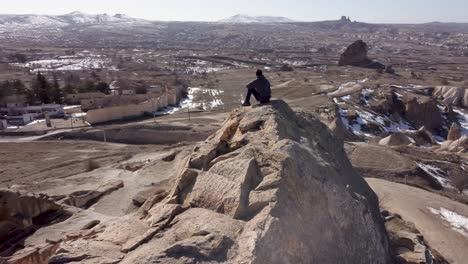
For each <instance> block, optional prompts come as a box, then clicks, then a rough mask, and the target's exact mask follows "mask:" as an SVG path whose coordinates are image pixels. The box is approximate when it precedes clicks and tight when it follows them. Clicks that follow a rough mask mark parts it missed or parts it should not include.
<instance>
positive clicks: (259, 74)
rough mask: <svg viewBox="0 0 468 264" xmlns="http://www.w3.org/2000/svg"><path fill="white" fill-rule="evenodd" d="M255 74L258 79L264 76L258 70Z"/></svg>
mask: <svg viewBox="0 0 468 264" xmlns="http://www.w3.org/2000/svg"><path fill="white" fill-rule="evenodd" d="M255 74H256V75H257V77H260V76H263V72H262V70H257V72H256V73H255Z"/></svg>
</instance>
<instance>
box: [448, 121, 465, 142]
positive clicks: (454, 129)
mask: <svg viewBox="0 0 468 264" xmlns="http://www.w3.org/2000/svg"><path fill="white" fill-rule="evenodd" d="M461 136H462V135H461V130H460V127H459V126H458V125H457V124H455V123H452V126H450V130H449V133H448V136H447V140H450V141H455V140H458V139H460V138H461Z"/></svg>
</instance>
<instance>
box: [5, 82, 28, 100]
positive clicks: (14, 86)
mask: <svg viewBox="0 0 468 264" xmlns="http://www.w3.org/2000/svg"><path fill="white" fill-rule="evenodd" d="M26 90H27V89H26V86H25V85H24V83H23V82H22V81H21V80H13V81H4V82H1V83H0V98H3V97H5V96H11V95H15V94H26Z"/></svg>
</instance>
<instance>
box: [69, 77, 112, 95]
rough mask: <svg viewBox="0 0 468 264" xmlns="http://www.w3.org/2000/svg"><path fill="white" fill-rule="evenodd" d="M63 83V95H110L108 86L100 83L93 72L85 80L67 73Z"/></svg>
mask: <svg viewBox="0 0 468 264" xmlns="http://www.w3.org/2000/svg"><path fill="white" fill-rule="evenodd" d="M64 83H65V86H64V87H63V92H64V93H65V94H74V93H88V92H101V93H105V94H109V93H110V87H109V84H107V83H106V82H104V81H102V80H101V79H100V77H99V76H98V75H97V74H96V73H95V72H92V73H91V77H90V78H87V79H85V80H81V78H80V77H79V76H78V75H75V74H73V73H69V74H67V75H66V76H65V78H64Z"/></svg>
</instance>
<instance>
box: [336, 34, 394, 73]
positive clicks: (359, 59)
mask: <svg viewBox="0 0 468 264" xmlns="http://www.w3.org/2000/svg"><path fill="white" fill-rule="evenodd" d="M367 51H368V47H367V44H366V43H365V42H364V41H362V40H357V41H355V42H354V43H353V44H351V45H349V46H348V47H347V48H346V50H345V51H344V52H343V54H341V56H340V61H339V62H338V65H339V66H346V65H351V66H358V67H367V68H372V69H385V65H383V64H381V63H378V62H374V61H372V60H370V59H369V58H368V57H367Z"/></svg>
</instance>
